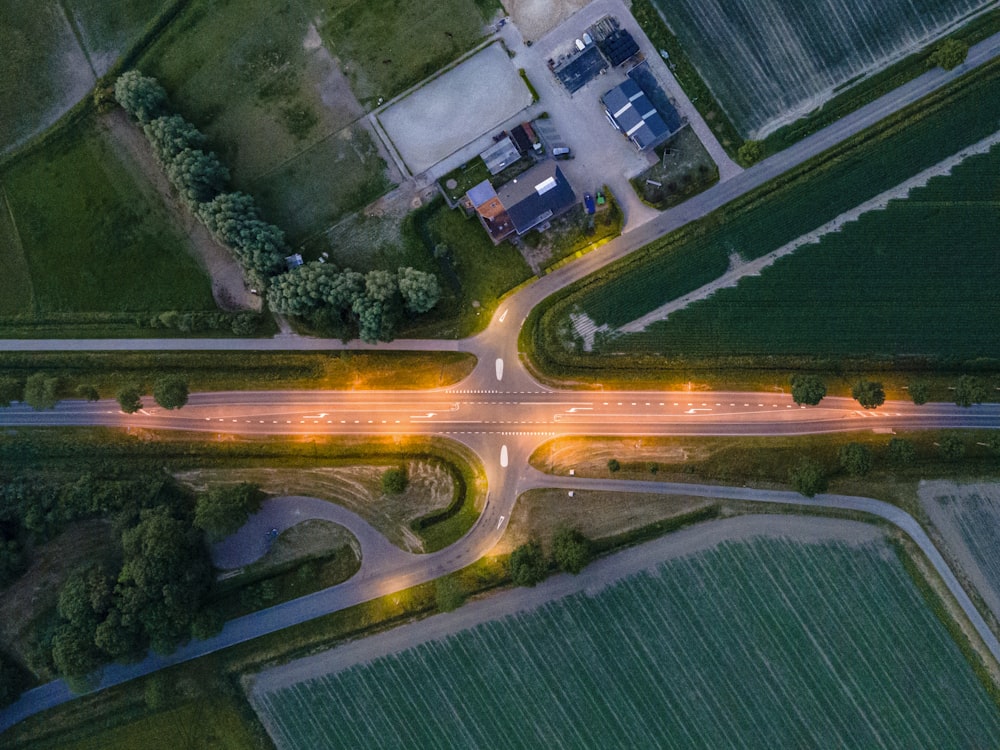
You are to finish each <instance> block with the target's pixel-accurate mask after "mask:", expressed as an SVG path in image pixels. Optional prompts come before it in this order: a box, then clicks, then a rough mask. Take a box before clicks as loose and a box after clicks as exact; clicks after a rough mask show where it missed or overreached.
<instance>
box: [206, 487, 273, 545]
mask: <svg viewBox="0 0 1000 750" xmlns="http://www.w3.org/2000/svg"><path fill="white" fill-rule="evenodd" d="M263 501H264V493H263V492H261V489H260V487H258V486H257V485H256V484H250V483H248V482H243V483H241V484H236V485H228V486H222V487H213V488H212V489H210V490H209V491H208V492H205V493H203V494H201V495H199V496H198V500H197V501H196V502H195V506H194V525H195V526H197V527H198V528H199V529H201V530H202V531H204V532H205V534H206V535H207V536H208V538H209V541H212V542H217V541H219V540H221V539H224V538H225V537H227V536H229V535H230V534H232V533H233V532H234V531H236V530H237V529H238V528H240V527H241V526H242V525H243V524H245V523H246V522H247V519H248V518H250V515H251V514H252V513H256V512H257V511H258V510H259V509H260V504H261V503H262V502H263Z"/></svg>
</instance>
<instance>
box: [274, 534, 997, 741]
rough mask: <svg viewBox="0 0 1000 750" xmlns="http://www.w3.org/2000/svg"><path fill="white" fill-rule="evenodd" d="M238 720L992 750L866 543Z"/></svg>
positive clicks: (651, 581)
mask: <svg viewBox="0 0 1000 750" xmlns="http://www.w3.org/2000/svg"><path fill="white" fill-rule="evenodd" d="M844 581H850V582H851V585H849V586H845V585H843V582H844ZM567 644H572V647H569V648H568V647H567ZM256 703H257V708H258V710H259V711H262V712H263V713H266V714H267V723H268V725H269V726H272V727H274V729H273V731H274V732H275V734H276V737H275V739H276V741H277V742H278V744H279V746H282V747H371V748H378V747H399V746H408V747H428V746H434V747H455V748H457V747H472V746H488V745H490V744H491V742H492V741H495V738H497V737H503V738H505V743H506V744H508V745H510V746H517V747H538V746H552V745H553V744H554V743H556V742H564V743H568V744H571V745H572V746H575V747H622V748H625V747H628V748H633V747H665V748H667V747H677V748H692V747H713V748H714V747H742V746H753V747H817V746H825V747H892V748H908V747H917V746H920V747H955V748H958V747H986V746H993V745H995V744H997V743H998V742H1000V712H998V711H997V705H996V703H995V702H994V700H993V699H992V698H991V695H990V692H988V690H987V689H986V688H985V687H984V685H983V684H982V683H981V682H980V681H979V679H978V676H977V673H976V672H974V671H973V669H972V668H971V666H970V665H969V663H968V662H967V661H966V660H965V657H964V656H963V653H962V651H961V650H960V648H959V647H958V645H957V644H956V643H955V641H954V640H952V637H951V635H950V633H949V630H948V628H947V627H946V626H945V625H944V624H943V623H942V622H941V621H939V620H938V619H937V617H936V615H935V613H934V611H932V607H930V606H928V602H926V601H925V600H924V598H923V593H922V591H921V589H920V588H918V586H917V585H916V584H915V583H914V581H913V580H912V579H911V578H910V576H909V574H908V572H907V569H906V567H905V566H904V565H903V564H901V561H900V560H899V559H898V558H897V557H896V556H895V555H894V554H893V552H892V550H891V548H890V547H889V546H888V545H887V544H886V543H884V542H868V543H865V544H859V545H852V544H847V543H844V542H833V541H827V542H814V543H799V542H795V541H792V540H789V539H775V538H760V537H758V538H755V539H751V540H749V541H741V542H723V543H721V544H719V545H717V546H715V547H712V548H709V549H704V550H702V551H699V552H695V553H693V554H689V555H687V556H684V557H680V558H675V559H671V560H668V561H666V562H664V563H662V564H661V565H659V566H658V568H657V569H656V571H655V572H654V573H642V574H638V575H635V576H633V577H631V578H628V579H626V580H624V581H621V582H619V583H617V584H614V585H612V586H609V587H607V588H604V589H602V590H600V591H599V592H597V593H580V594H574V595H570V596H568V597H566V598H564V599H560V600H556V601H551V602H549V603H547V604H544V605H542V606H541V607H539V608H538V609H536V610H532V611H530V612H523V613H516V614H512V615H508V616H506V617H504V618H502V619H499V620H495V621H491V622H486V623H483V624H481V625H478V626H475V627H473V628H471V629H469V630H465V631H462V632H460V633H457V634H455V635H451V636H448V637H445V638H442V639H440V640H435V641H430V642H427V643H424V644H422V645H420V646H418V647H415V648H412V649H410V650H407V651H403V652H401V653H397V654H393V655H390V656H386V657H382V658H378V659H376V660H374V661H372V662H369V663H367V664H361V665H357V666H353V667H349V668H347V669H346V670H344V671H342V672H339V673H333V674H328V675H325V676H321V677H317V678H313V679H309V680H305V681H303V682H300V683H296V684H293V685H291V686H289V687H285V688H282V689H279V690H276V691H275V692H271V693H264V694H258V695H257V697H256Z"/></svg>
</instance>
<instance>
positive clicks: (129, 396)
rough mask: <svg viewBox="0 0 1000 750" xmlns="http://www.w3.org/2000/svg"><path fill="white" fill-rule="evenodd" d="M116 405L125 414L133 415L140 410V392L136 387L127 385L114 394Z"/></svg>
mask: <svg viewBox="0 0 1000 750" xmlns="http://www.w3.org/2000/svg"><path fill="white" fill-rule="evenodd" d="M115 398H116V399H117V400H118V405H119V406H120V407H121V409H122V411H123V412H125V413H126V414H135V413H136V412H137V411H139V409H141V408H142V391H141V390H140V389H139V386H137V385H127V386H125V387H124V388H122V389H120V390H119V391H118V393H116V394H115Z"/></svg>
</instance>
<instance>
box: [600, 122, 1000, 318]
mask: <svg viewBox="0 0 1000 750" xmlns="http://www.w3.org/2000/svg"><path fill="white" fill-rule="evenodd" d="M998 143H1000V131H997V132H995V133H993V134H992V135H989V136H987V137H986V138H983V139H982V140H980V141H978V142H976V143H973V144H972V145H971V146H966V147H965V148H963V149H962V150H961V151H959V152H957V153H955V154H953V155H952V156H949V157H948V158H946V159H943V160H942V161H939V162H938V163H937V164H934V165H933V166H930V167H928V168H927V169H925V170H923V171H921V172H918V173H917V174H916V175H914V176H913V177H911V178H910V179H908V180H905V181H903V182H901V183H899V184H898V185H896V186H895V187H891V188H889V189H888V190H886V191H884V192H882V193H879V194H878V195H876V196H875V197H874V198H870V199H869V200H867V201H865V202H864V203H861V204H860V205H858V206H855V207H854V208H852V209H850V210H849V211H845V212H844V213H842V214H840V215H839V216H835V217H834V218H833V219H831V220H830V221H828V222H826V223H825V224H822V225H821V226H819V227H817V228H816V229H814V230H813V231H812V232H808V233H807V234H804V235H802V236H800V237H796V238H795V239H794V240H792V241H791V242H789V243H787V244H785V245H782V246H781V247H779V248H778V249H777V250H774V251H772V252H770V253H768V254H767V255H764V256H761V257H760V258H757V259H756V260H752V261H749V262H745V263H733V262H732V258H731V259H730V268H729V270H728V271H727V272H726V273H725V274H723V275H722V276H720V277H719V278H717V279H716V280H715V281H713V282H711V283H709V284H705V285H704V286H702V287H700V288H699V289H695V290H694V291H693V292H690V293H689V294H685V295H684V296H683V297H679V298H678V299H675V300H672V301H670V302H667V303H666V304H664V305H661V306H660V307H657V308H656V309H655V310H651V311H650V312H648V313H646V314H645V315H643V316H642V317H640V318H636V319H635V320H633V321H632V322H630V323H626V324H625V325H623V326H620V327H619V328H617V329H615V331H614V332H613V333H612V335H621V334H625V333H642V332H643V331H645V330H646V328H647V327H648V326H650V325H651V324H653V323H658V322H661V321H664V320H666V319H667V318H668V317H669V316H670V314H671V313H674V312H677V311H678V310H683V309H684V308H685V307H687V306H688V305H690V304H691V303H692V302H698V301H700V300H703V299H707V298H709V297H711V296H712V295H713V294H715V292H717V291H718V290H719V289H726V288H730V287H735V286H736V285H737V284H738V283H739V282H740V281H741V280H742V279H743V278H744V277H746V276H760V274H761V272H762V271H763V270H764V269H766V268H768V267H769V266H771V265H773V264H774V263H775V262H776V261H777V260H779V259H780V258H784V257H785V256H787V255H791V254H792V253H794V252H795V251H796V250H798V249H799V248H800V247H802V246H804V245H814V244H818V243H819V242H820V241H821V240H822V239H823V238H824V237H825V236H826V235H828V234H833V233H835V232H839V231H840V230H841V229H843V228H844V227H845V226H846V225H847V224H850V223H852V222H855V221H857V220H858V219H860V218H861V217H862V216H864V215H865V214H868V213H872V212H874V211H883V210H885V209H886V208H888V206H889V203H890V202H891V201H894V200H906V199H907V198H909V196H910V193H911V192H912V191H913V190H916V189H917V188H922V187H926V185H927V183H928V182H930V180H931V179H932V178H934V177H944V176H948V175H950V174H951V172H952V170H953V169H954V168H955V167H956V166H958V165H959V164H961V163H962V162H964V161H965V160H966V159H968V158H969V157H971V156H981V155H983V154H986V153H989V151H990V150H991V149H992V148H993V147H994V146H996V145H997V144H998ZM735 252H736V253H738V252H739V248H737V249H736V250H735Z"/></svg>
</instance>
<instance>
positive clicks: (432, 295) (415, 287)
mask: <svg viewBox="0 0 1000 750" xmlns="http://www.w3.org/2000/svg"><path fill="white" fill-rule="evenodd" d="M396 278H397V279H398V280H399V293H400V294H401V295H402V296H403V304H404V306H405V307H406V309H407V311H409V312H410V313H415V314H420V313H425V312H427V311H428V310H430V309H431V308H433V307H434V305H436V304H437V303H438V300H439V299H440V298H441V286H440V285H439V284H438V279H437V276H435V275H434V274H432V273H425V272H424V271H418V270H416V269H415V268H409V267H404V268H400V269H399V270H398V271H397V272H396Z"/></svg>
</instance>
